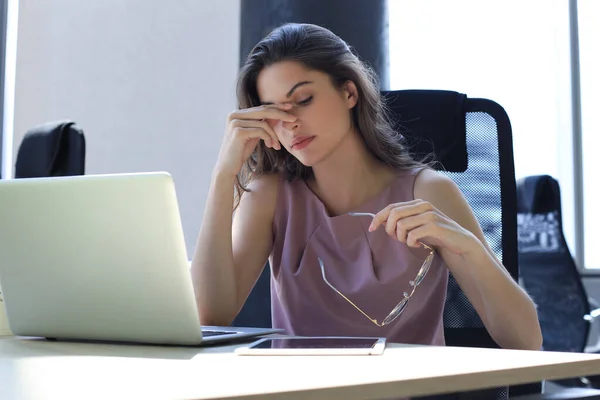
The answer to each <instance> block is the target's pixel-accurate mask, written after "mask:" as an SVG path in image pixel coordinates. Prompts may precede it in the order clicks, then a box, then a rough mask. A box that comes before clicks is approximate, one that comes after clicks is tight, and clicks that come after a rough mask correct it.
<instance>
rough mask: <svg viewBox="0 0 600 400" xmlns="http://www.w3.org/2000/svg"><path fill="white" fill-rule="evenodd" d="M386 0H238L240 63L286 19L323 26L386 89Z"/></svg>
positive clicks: (287, 20) (387, 71)
mask: <svg viewBox="0 0 600 400" xmlns="http://www.w3.org/2000/svg"><path fill="white" fill-rule="evenodd" d="M387 11H388V10H387V1H386V0H326V1H323V0H241V22H240V24H241V25H240V28H241V29H240V39H241V40H240V63H243V61H244V59H245V58H246V56H247V55H248V53H249V52H250V50H252V48H253V47H254V45H255V44H256V43H257V42H258V41H260V39H262V38H263V37H264V36H266V35H267V34H268V33H269V32H270V31H271V30H273V29H274V28H276V27H277V26H279V25H282V24H284V23H286V22H299V23H300V22H305V23H311V24H316V25H320V26H323V27H325V28H327V29H329V30H331V31H332V32H333V33H335V34H336V35H338V36H339V37H341V38H342V39H344V40H345V41H346V42H347V43H348V44H349V45H350V46H352V47H354V48H355V49H356V51H357V52H358V54H359V55H360V57H361V58H362V59H363V60H364V61H366V62H367V63H369V64H370V65H371V67H373V69H374V70H375V71H376V72H377V74H378V75H379V79H380V81H381V88H382V89H388V88H389V54H388V46H389V44H388V43H389V42H388V14H387Z"/></svg>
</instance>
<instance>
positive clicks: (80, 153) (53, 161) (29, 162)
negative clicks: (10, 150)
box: [15, 121, 86, 178]
mask: <svg viewBox="0 0 600 400" xmlns="http://www.w3.org/2000/svg"><path fill="white" fill-rule="evenodd" d="M85 152H86V147H85V136H84V133H83V130H82V129H81V128H79V127H78V126H77V125H76V123H75V122H73V121H54V122H48V123H45V124H41V125H38V126H36V127H34V128H33V129H30V130H29V131H27V132H26V133H25V136H24V137H23V141H22V142H21V144H20V146H19V150H18V152H17V161H16V163H15V178H44V177H50V176H70V175H83V174H84V173H85Z"/></svg>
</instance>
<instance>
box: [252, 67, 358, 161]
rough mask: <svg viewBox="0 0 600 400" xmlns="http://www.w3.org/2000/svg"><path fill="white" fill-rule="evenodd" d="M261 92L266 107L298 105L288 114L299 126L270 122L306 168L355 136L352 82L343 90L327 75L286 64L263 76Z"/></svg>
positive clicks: (262, 101)
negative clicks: (351, 111)
mask: <svg viewBox="0 0 600 400" xmlns="http://www.w3.org/2000/svg"><path fill="white" fill-rule="evenodd" d="M257 91H258V96H259V98H260V101H261V103H262V104H284V103H292V104H294V107H293V108H292V109H291V110H289V111H288V112H289V113H290V114H294V115H295V116H296V117H297V119H296V121H295V122H282V121H280V120H268V122H269V124H270V125H271V126H272V127H273V129H274V130H275V134H276V135H277V137H278V139H279V141H280V142H281V144H282V146H284V147H285V148H286V149H287V151H289V152H290V153H291V154H292V155H294V156H295V157H296V158H297V159H298V160H299V161H300V162H301V163H302V164H304V165H306V166H311V167H312V166H314V165H315V164H317V163H319V162H320V161H322V160H324V159H326V158H327V157H328V156H329V155H330V154H331V153H332V152H334V151H335V150H336V149H337V148H338V147H339V145H340V143H341V142H342V141H343V140H344V139H345V138H346V137H348V136H349V135H351V134H352V122H351V114H350V109H351V108H352V107H354V106H355V105H356V101H357V91H356V87H355V86H354V84H353V83H352V82H348V83H347V84H346V85H344V87H343V88H342V89H341V90H340V89H337V88H336V87H334V86H333V84H332V82H331V79H330V78H329V76H328V75H327V74H324V73H322V72H319V71H312V70H308V69H306V67H304V66H303V65H302V64H300V63H297V62H292V61H285V62H279V63H275V64H272V65H270V66H268V67H266V68H264V69H263V70H262V71H261V72H260V74H259V75H258V79H257Z"/></svg>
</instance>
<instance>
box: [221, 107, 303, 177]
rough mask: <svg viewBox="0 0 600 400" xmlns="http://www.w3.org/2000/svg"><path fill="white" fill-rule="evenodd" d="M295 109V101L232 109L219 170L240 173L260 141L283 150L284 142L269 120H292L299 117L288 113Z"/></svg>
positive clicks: (233, 173)
mask: <svg viewBox="0 0 600 400" xmlns="http://www.w3.org/2000/svg"><path fill="white" fill-rule="evenodd" d="M292 108H293V105H292V104H281V105H265V106H258V107H252V108H247V109H243V110H236V111H233V112H231V113H230V114H229V116H228V117H227V127H226V129H225V137H224V138H223V143H222V145H221V151H220V153H219V158H218V161H217V170H218V171H219V172H221V173H226V174H230V175H232V176H235V175H237V174H238V173H239V172H240V170H241V169H242V166H243V165H244V162H245V161H246V160H247V159H248V157H250V155H251V154H252V152H253V151H254V149H255V148H256V146H257V145H258V142H259V141H261V140H262V141H263V142H264V143H265V146H267V147H269V148H272V149H275V150H281V143H280V142H279V139H277V135H276V134H275V131H274V130H273V128H272V127H271V125H269V123H268V122H267V120H281V121H286V122H293V121H295V120H296V117H295V116H294V115H292V114H289V113H288V112H287V111H289V110H291V109H292Z"/></svg>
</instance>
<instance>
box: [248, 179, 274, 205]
mask: <svg viewBox="0 0 600 400" xmlns="http://www.w3.org/2000/svg"><path fill="white" fill-rule="evenodd" d="M279 180H280V175H279V174H264V175H261V176H259V177H257V178H254V179H253V180H252V181H251V182H250V183H249V184H248V185H247V188H248V190H249V191H248V192H245V193H244V195H243V196H242V202H243V201H244V197H246V198H248V199H250V198H251V199H252V201H253V202H255V201H259V202H268V203H271V202H273V203H274V202H275V200H276V199H277V192H278V189H279Z"/></svg>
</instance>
